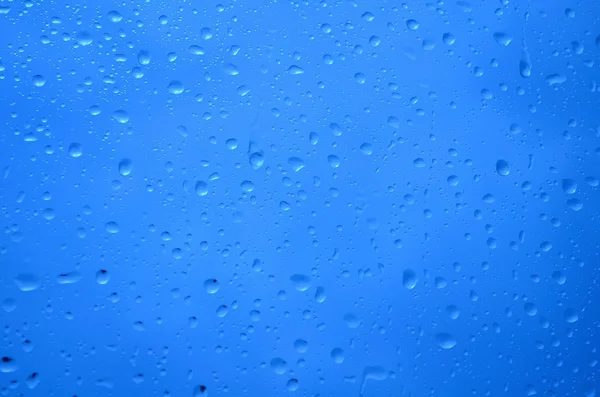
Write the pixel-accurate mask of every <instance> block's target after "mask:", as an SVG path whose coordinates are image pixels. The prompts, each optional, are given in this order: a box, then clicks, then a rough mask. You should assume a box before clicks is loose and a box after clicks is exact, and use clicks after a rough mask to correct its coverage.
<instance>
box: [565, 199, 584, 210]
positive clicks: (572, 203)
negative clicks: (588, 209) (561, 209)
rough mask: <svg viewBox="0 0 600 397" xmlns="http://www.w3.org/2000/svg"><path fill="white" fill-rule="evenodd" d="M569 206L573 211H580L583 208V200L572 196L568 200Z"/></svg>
mask: <svg viewBox="0 0 600 397" xmlns="http://www.w3.org/2000/svg"><path fill="white" fill-rule="evenodd" d="M567 206H568V207H569V208H570V209H572V210H573V211H580V210H581V209H582V208H583V202H582V201H581V200H579V199H576V198H572V199H569V200H567Z"/></svg>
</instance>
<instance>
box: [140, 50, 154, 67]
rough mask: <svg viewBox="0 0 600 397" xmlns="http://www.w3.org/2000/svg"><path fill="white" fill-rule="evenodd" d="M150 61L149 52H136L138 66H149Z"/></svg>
mask: <svg viewBox="0 0 600 397" xmlns="http://www.w3.org/2000/svg"><path fill="white" fill-rule="evenodd" d="M151 60H152V56H151V55H150V51H145V50H142V51H140V52H138V62H139V63H140V65H149V64H150V61H151Z"/></svg>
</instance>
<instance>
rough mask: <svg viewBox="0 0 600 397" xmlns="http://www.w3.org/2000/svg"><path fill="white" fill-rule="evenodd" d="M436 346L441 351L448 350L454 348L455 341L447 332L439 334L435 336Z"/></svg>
mask: <svg viewBox="0 0 600 397" xmlns="http://www.w3.org/2000/svg"><path fill="white" fill-rule="evenodd" d="M435 339H436V341H437V343H438V346H439V347H441V348H442V349H445V350H448V349H452V348H453V347H454V346H456V339H454V337H453V336H452V335H450V334H449V333H447V332H440V333H439V334H437V335H436V336H435Z"/></svg>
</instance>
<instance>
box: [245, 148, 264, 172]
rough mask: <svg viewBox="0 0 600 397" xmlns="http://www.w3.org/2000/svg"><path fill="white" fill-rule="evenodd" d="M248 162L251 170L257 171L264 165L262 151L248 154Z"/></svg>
mask: <svg viewBox="0 0 600 397" xmlns="http://www.w3.org/2000/svg"><path fill="white" fill-rule="evenodd" d="M248 160H249V162H250V166H251V167H252V169H253V170H258V169H260V168H261V167H262V166H263V165H264V164H265V155H264V153H263V151H262V150H261V151H258V152H254V153H251V154H250V157H249V158H248Z"/></svg>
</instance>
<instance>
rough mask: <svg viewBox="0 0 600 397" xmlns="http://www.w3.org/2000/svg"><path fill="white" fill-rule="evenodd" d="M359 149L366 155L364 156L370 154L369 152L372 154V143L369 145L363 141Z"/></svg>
mask: <svg viewBox="0 0 600 397" xmlns="http://www.w3.org/2000/svg"><path fill="white" fill-rule="evenodd" d="M360 151H361V152H362V153H363V154H364V155H366V156H370V155H371V154H373V145H371V144H370V143H368V142H365V143H363V144H361V145H360Z"/></svg>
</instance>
